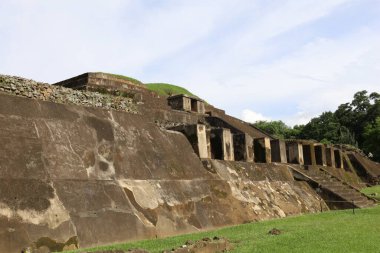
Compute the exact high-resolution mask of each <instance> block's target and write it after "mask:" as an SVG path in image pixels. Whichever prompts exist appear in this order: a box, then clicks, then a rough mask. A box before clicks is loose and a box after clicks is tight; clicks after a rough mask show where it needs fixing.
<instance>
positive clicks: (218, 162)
mask: <svg viewBox="0 0 380 253" xmlns="http://www.w3.org/2000/svg"><path fill="white" fill-rule="evenodd" d="M0 140H1V143H2V145H1V146H0V252H8V253H16V252H17V253H19V252H21V250H23V249H26V248H27V249H28V250H35V251H37V252H38V250H40V251H41V252H43V250H45V251H46V250H47V251H49V250H50V251H62V250H64V249H75V248H79V247H90V246H96V245H102V244H110V243H116V242H125V241H128V240H137V239H146V238H156V237H163V236H168V235H174V234H180V233H187V232H195V231H200V230H204V229H212V228H217V227H221V226H227V225H233V224H241V223H245V222H253V221H257V220H262V219H269V218H278V217H285V216H289V215H297V214H301V213H308V212H320V211H323V210H328V209H340V208H351V207H352V206H353V205H354V206H356V207H357V208H361V207H366V206H371V205H373V204H374V200H372V199H370V198H367V197H366V196H365V195H362V194H361V193H360V191H359V190H360V189H361V188H362V187H364V186H365V185H368V184H376V183H378V182H379V178H380V165H379V164H377V163H375V162H372V161H371V160H369V159H368V158H366V157H365V156H364V155H363V154H361V153H360V152H358V151H356V150H351V149H349V148H347V147H345V146H340V145H323V144H321V143H315V142H312V141H308V140H278V139H275V138H273V137H272V136H270V135H268V134H266V133H264V132H262V131H260V130H259V129H257V128H255V127H253V126H252V125H250V124H248V123H246V122H243V121H241V120H238V119H236V118H234V117H231V116H229V115H227V114H225V112H224V111H223V110H221V109H218V108H215V107H213V106H211V105H209V104H207V103H205V102H204V101H203V100H201V99H199V98H197V97H190V96H187V95H175V96H170V97H166V96H161V95H158V94H156V93H154V92H152V91H149V90H147V89H146V88H145V86H144V84H142V83H139V82H137V81H136V80H132V79H123V78H120V77H117V76H114V75H109V74H104V73H85V74H83V75H80V76H77V77H73V78H70V79H68V80H65V81H62V82H59V83H56V84H54V85H49V84H43V83H38V82H35V81H32V80H26V79H23V78H19V77H12V76H0Z"/></svg>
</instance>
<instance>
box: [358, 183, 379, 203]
mask: <svg viewBox="0 0 380 253" xmlns="http://www.w3.org/2000/svg"><path fill="white" fill-rule="evenodd" d="M361 192H362V193H364V194H365V195H367V196H369V197H371V198H374V199H377V200H379V201H380V185H376V186H372V187H367V188H363V189H362V190H361Z"/></svg>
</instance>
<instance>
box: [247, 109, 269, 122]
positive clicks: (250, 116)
mask: <svg viewBox="0 0 380 253" xmlns="http://www.w3.org/2000/svg"><path fill="white" fill-rule="evenodd" d="M241 118H242V119H243V120H244V121H246V122H250V123H255V122H257V121H270V120H271V119H270V118H268V117H265V116H264V115H262V114H261V113H258V112H254V111H252V110H249V109H244V110H243V112H242V113H241Z"/></svg>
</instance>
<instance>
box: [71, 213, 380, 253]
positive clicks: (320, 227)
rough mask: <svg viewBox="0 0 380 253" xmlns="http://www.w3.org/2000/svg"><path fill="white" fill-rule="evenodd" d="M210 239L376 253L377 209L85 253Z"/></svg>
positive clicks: (242, 245) (245, 245) (379, 240)
mask: <svg viewBox="0 0 380 253" xmlns="http://www.w3.org/2000/svg"><path fill="white" fill-rule="evenodd" d="M273 228H277V229H279V230H280V231H281V234H280V235H270V234H268V232H269V231H270V230H271V229H273ZM126 229H127V228H126ZM213 236H219V237H226V238H228V239H229V240H230V241H231V242H232V243H233V245H234V249H233V250H232V251H231V252H239V253H244V252H247V253H248V252H249V253H251V252H264V253H265V252H271V253H272V252H320V253H326V252H379V249H380V206H377V207H374V208H368V209H357V210H356V211H355V214H353V213H352V210H341V211H330V212H325V213H318V214H308V215H302V216H297V217H288V218H284V219H275V220H270V221H262V222H257V223H249V224H244V225H239V226H233V227H226V228H223V229H219V230H215V231H209V232H202V233H196V234H189V235H181V236H175V237H169V238H164V239H153V240H144V241H138V242H131V243H126V244H119V245H112V246H105V247H98V248H93V249H90V250H88V251H95V250H100V249H102V250H111V249H124V250H127V249H130V248H144V249H146V250H149V251H150V252H162V250H165V249H171V248H177V247H178V246H180V245H183V244H184V243H185V242H186V241H187V240H193V241H195V240H199V239H202V238H204V237H213ZM72 252H79V251H72ZM82 252H83V250H82Z"/></svg>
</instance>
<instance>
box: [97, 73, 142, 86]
mask: <svg viewBox="0 0 380 253" xmlns="http://www.w3.org/2000/svg"><path fill="white" fill-rule="evenodd" d="M97 73H102V74H106V75H110V76H113V77H116V78H119V79H123V80H127V81H130V82H131V83H134V84H137V85H144V84H143V83H142V82H141V81H139V80H137V79H134V78H132V77H129V76H123V75H118V74H112V73H105V72H97Z"/></svg>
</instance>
